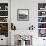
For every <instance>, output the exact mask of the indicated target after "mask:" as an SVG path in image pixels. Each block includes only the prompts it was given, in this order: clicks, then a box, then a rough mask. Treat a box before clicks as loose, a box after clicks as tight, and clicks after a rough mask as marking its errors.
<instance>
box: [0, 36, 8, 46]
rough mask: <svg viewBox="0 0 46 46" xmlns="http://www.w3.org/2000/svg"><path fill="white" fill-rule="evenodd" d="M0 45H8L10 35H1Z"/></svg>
mask: <svg viewBox="0 0 46 46" xmlns="http://www.w3.org/2000/svg"><path fill="white" fill-rule="evenodd" d="M0 45H8V37H5V35H0Z"/></svg>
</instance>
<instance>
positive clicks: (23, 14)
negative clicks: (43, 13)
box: [17, 9, 29, 21]
mask: <svg viewBox="0 0 46 46" xmlns="http://www.w3.org/2000/svg"><path fill="white" fill-rule="evenodd" d="M17 20H18V21H29V9H17Z"/></svg>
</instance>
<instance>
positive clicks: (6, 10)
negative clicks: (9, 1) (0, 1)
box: [0, 10, 8, 11]
mask: <svg viewBox="0 0 46 46" xmlns="http://www.w3.org/2000/svg"><path fill="white" fill-rule="evenodd" d="M0 11H8V10H0Z"/></svg>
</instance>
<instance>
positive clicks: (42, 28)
mask: <svg viewBox="0 0 46 46" xmlns="http://www.w3.org/2000/svg"><path fill="white" fill-rule="evenodd" d="M38 29H46V28H38Z"/></svg>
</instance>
